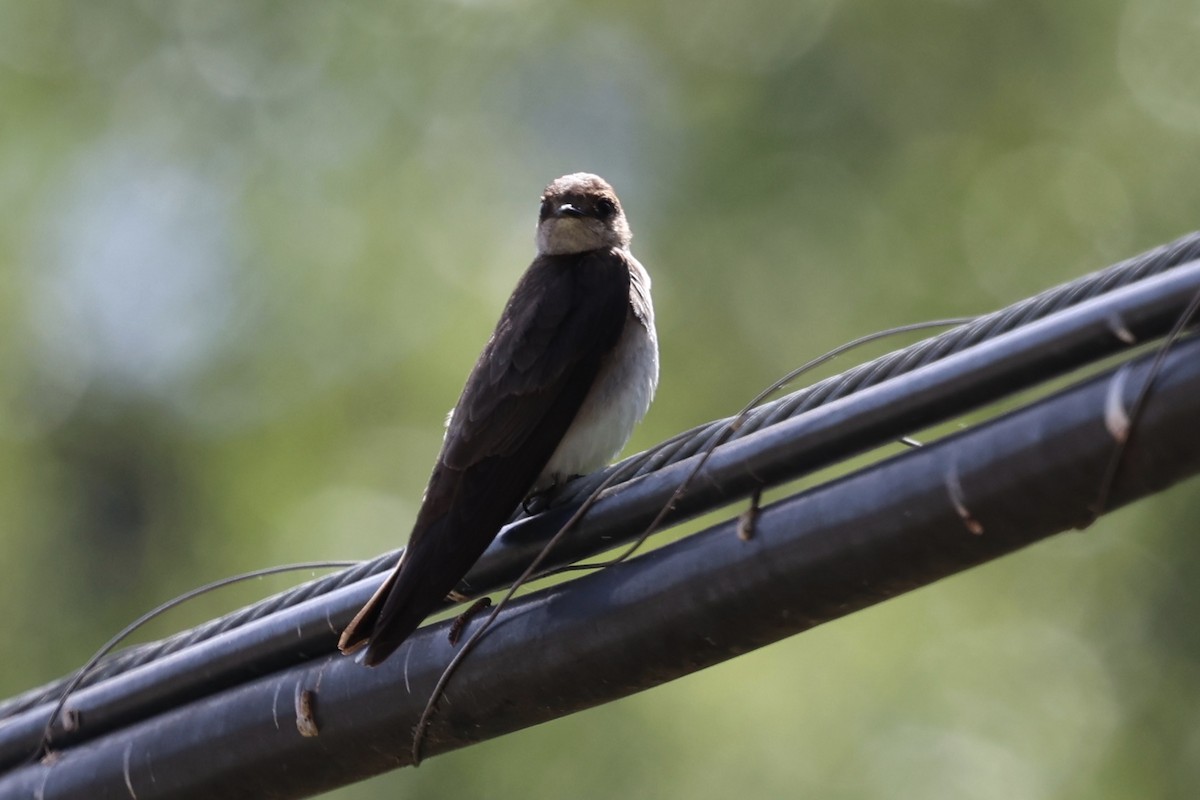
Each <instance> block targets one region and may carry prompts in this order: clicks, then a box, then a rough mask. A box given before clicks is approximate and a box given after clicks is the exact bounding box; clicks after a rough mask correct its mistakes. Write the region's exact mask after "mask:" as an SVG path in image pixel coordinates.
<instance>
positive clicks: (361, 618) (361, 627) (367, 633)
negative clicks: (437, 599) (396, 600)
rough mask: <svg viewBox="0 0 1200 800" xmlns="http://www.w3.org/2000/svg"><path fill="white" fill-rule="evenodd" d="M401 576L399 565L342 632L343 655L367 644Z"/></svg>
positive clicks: (340, 643) (340, 642) (340, 647)
mask: <svg viewBox="0 0 1200 800" xmlns="http://www.w3.org/2000/svg"><path fill="white" fill-rule="evenodd" d="M399 574H400V565H399V564H397V565H396V567H395V568H394V569H393V570H392V572H391V574H390V575H388V576H387V579H386V580H384V582H383V583H382V584H380V586H379V588H378V589H376V590H375V594H373V595H371V599H370V600H368V601H367V602H366V603H365V604H364V605H363V607H362V608H361V609H359V611H358V613H357V614H355V615H354V619H352V620H350V624H349V625H347V626H346V629H345V630H343V631H342V636H341V638H340V639H338V650H341V651H342V652H343V653H353V652H354V651H355V650H357V649H359V648H360V647H362V646H363V645H364V644H366V643H367V641H368V640H369V639H370V638H371V633H372V631H373V630H374V629H375V624H376V622H377V621H378V620H379V612H380V611H382V610H383V603H384V601H385V600H386V599H387V596H388V595H389V594H390V593H391V591H392V587H393V586H395V585H396V578H397V576H399Z"/></svg>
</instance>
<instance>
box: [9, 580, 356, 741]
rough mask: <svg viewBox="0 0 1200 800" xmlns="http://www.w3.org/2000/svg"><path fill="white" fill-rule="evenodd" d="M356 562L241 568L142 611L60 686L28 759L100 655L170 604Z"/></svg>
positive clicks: (50, 730) (47, 739)
mask: <svg viewBox="0 0 1200 800" xmlns="http://www.w3.org/2000/svg"><path fill="white" fill-rule="evenodd" d="M358 563H359V562H357V561H304V562H300V563H296V564H283V565H281V566H276V567H264V568H263V569H257V570H254V571H253V572H244V573H242V574H240V575H232V576H230V577H228V578H221V579H220V580H216V581H213V582H212V583H206V584H204V585H203V586H198V587H196V588H195V589H191V590H189V591H186V592H184V593H183V594H181V595H179V596H178V597H173V598H171V599H170V600H168V601H167V602H165V603H163V604H162V605H160V606H156V607H155V608H152V609H150V610H149V611H147V612H146V613H145V614H142V615H141V616H140V617H138V618H137V619H135V620H134V621H133V622H131V623H129V624H128V625H126V626H125V627H124V628H122V629H121V630H120V632H119V633H117V635H116V636H114V637H112V638H111V639H109V640H108V641H107V642H105V643H104V645H103V646H102V647H101V648H100V649H99V650H97V651H96V652H95V653H94V654H93V655H92V657H91V658H89V659H88V660H87V662H86V663H85V664H84V665H83V666H82V667H80V668H79V669H78V670H76V671H75V673H74V674H73V676H72V677H71V679H70V680H69V681H67V685H66V687H65V688H64V689H63V690H62V694H61V696H60V697H59V698H58V702H57V703H56V704H55V705H54V710H53V711H51V712H50V718H49V719H47V720H46V727H45V728H43V729H42V741H41V744H40V746H39V747H38V749H37V751H36V752H34V753H33V755H32V757H31V759H30V760H31V761H36V760H37V759H38V758H40V757H41V756H43V755H44V754H45V753H47V752H49V750H50V746H51V744H52V742H51V734H52V732H53V728H54V723H55V722H57V721H58V717H59V715H60V714H61V713H62V710H63V708H65V707H66V705H67V699H68V698H69V697H70V696H71V694H72V693H74V692H75V690H76V689H78V688H79V684H80V683H81V682H82V681H83V679H84V678H86V677H87V675H88V672H89V671H90V670H92V669H93V668H94V667H95V666H96V665H97V664H98V663H100V659H102V658H104V657H105V656H106V655H108V654H109V653H111V652H112V650H113V648H114V647H116V646H117V645H119V644H120V643H121V642H123V641H125V640H126V639H127V638H129V637H130V636H132V635H133V634H134V633H135V632H137V630H138V629H139V628H141V627H142V626H143V625H145V624H147V623H148V622H150V621H151V620H154V619H157V618H158V617H160V616H162V615H163V614H165V613H166V612H168V611H170V610H171V609H173V608H178V607H179V606H181V605H183V604H184V603H186V602H188V601H189V600H193V599H195V598H197V597H200V596H201V595H204V594H208V593H209V592H212V591H216V590H217V589H224V588H225V587H226V586H232V585H233V584H235V583H241V582H243V581H249V580H254V579H255V578H265V577H267V576H269V575H278V574H280V573H282V572H298V571H301V570H310V569H340V568H343V567H349V566H354V565H356V564H358Z"/></svg>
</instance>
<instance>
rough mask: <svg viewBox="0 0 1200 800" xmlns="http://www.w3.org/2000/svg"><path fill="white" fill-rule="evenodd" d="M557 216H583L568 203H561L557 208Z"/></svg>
mask: <svg viewBox="0 0 1200 800" xmlns="http://www.w3.org/2000/svg"><path fill="white" fill-rule="evenodd" d="M558 216H560V217H575V218H579V217H582V216H583V212H582V211H580V210H579V209H578V208H576V207H575V206H573V205H571V204H570V203H563V204H562V205H561V206H559V207H558Z"/></svg>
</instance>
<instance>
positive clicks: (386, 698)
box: [0, 337, 1200, 800]
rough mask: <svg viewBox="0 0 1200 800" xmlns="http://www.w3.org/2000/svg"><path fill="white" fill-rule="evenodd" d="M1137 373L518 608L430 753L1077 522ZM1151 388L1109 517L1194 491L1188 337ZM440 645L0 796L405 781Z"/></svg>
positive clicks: (314, 672) (258, 686)
mask: <svg viewBox="0 0 1200 800" xmlns="http://www.w3.org/2000/svg"><path fill="white" fill-rule="evenodd" d="M1151 361H1152V357H1151V356H1145V357H1142V358H1140V359H1138V361H1137V363H1136V364H1135V365H1134V366H1129V365H1126V366H1123V367H1120V368H1118V369H1117V370H1113V371H1111V372H1109V373H1106V374H1104V375H1102V376H1100V377H1097V378H1094V379H1091V380H1089V381H1086V382H1085V383H1083V384H1081V385H1079V386H1076V387H1072V388H1070V389H1067V390H1064V391H1062V392H1060V393H1058V394H1056V395H1054V396H1052V397H1050V398H1047V399H1045V400H1043V401H1040V402H1038V403H1035V404H1033V405H1032V406H1029V407H1026V408H1023V409H1020V410H1018V411H1016V412H1013V413H1011V414H1008V415H1006V416H1004V417H1001V418H999V419H997V420H994V421H992V422H989V423H987V424H985V425H981V426H979V427H978V428H974V429H970V430H967V431H964V432H962V433H960V434H956V435H954V436H951V437H947V438H946V439H943V440H941V441H939V442H937V443H936V444H933V445H931V446H929V447H926V448H921V449H918V450H914V451H911V452H908V453H905V454H903V455H901V456H898V457H895V458H892V459H889V460H887V461H884V462H881V463H879V464H876V465H873V466H871V467H869V468H866V469H864V470H862V471H860V472H857V473H854V474H852V475H849V476H846V477H844V478H841V479H839V480H837V481H834V482H832V483H829V484H826V485H823V486H821V487H818V488H816V489H814V490H811V491H809V492H806V493H804V494H801V495H797V496H793V497H790V498H787V499H785V500H782V501H780V502H778V503H775V504H773V505H772V506H769V507H767V508H765V509H764V510H763V512H762V514H761V516H760V517H759V520H758V525H757V528H756V532H755V535H754V537H753V538H752V539H751V540H750V541H742V540H741V539H739V538H738V536H737V535H736V534H735V529H736V521H730V522H727V523H724V524H721V525H717V526H715V527H713V528H710V529H708V530H706V531H704V532H701V533H698V534H696V535H694V536H691V537H688V538H687V539H684V540H681V541H678V542H675V543H673V544H670V545H667V546H665V547H662V548H660V549H659V550H657V551H654V552H652V553H649V554H646V555H644V556H642V557H640V558H636V559H634V560H632V561H630V562H627V563H624V564H621V565H619V566H616V567H613V568H610V569H607V570H603V571H601V572H598V573H594V574H591V575H588V576H586V577H583V578H580V579H577V580H574V581H571V582H569V583H565V584H560V585H558V586H554V587H551V588H549V589H545V590H543V591H540V592H537V593H534V594H531V595H529V596H527V597H525V598H523V599H522V600H521V601H520V602H517V603H514V604H513V605H512V606H510V607H509V608H508V609H506V610H505V612H504V613H503V614H502V615H501V617H500V619H499V621H498V624H497V625H496V626H495V627H494V628H493V629H492V630H491V631H490V632H489V633H488V635H487V636H486V637H485V638H484V639H483V640H482V642H481V643H480V646H479V647H478V648H477V649H476V650H475V651H474V653H473V654H472V656H471V657H470V658H469V659H467V661H466V662H465V663H464V665H463V667H462V669H461V670H460V671H459V673H458V674H457V676H456V677H455V679H454V681H453V683H452V684H451V686H450V688H449V692H448V699H449V700H450V701H451V702H444V703H443V705H442V709H443V710H442V712H441V713H440V714H439V715H438V716H437V717H436V719H435V721H434V724H433V726H432V728H431V730H430V735H429V739H428V740H427V744H426V750H425V752H426V754H427V755H437V754H438V753H442V752H447V751H449V750H453V749H456V748H459V747H464V746H467V745H470V744H473V743H476V742H479V741H483V740H486V739H489V738H492V737H495V736H499V735H502V734H505V733H508V732H511V731H514V730H518V729H521V728H525V727H528V726H531V725H535V724H538V723H540V722H544V721H547V720H549V719H554V718H557V717H560V716H563V715H566V714H570V713H573V712H576V711H579V710H581V709H584V708H588V707H591V706H594V705H598V704H600V703H605V702H609V701H611V700H615V699H618V698H620V697H624V696H627V695H629V694H632V693H634V692H637V691H641V690H643V689H646V688H650V687H653V686H656V685H659V684H661V683H664V682H666V681H668V680H672V679H675V678H678V677H680V676H682V675H686V674H689V673H691V672H695V671H697V670H699V669H702V668H704V667H706V666H709V665H712V664H715V663H719V662H721V661H724V660H726V659H728V658H732V657H734V656H736V655H739V654H741V653H744V652H747V651H748V650H751V649H754V648H756V647H760V646H763V645H765V644H768V643H770V642H774V641H777V640H778V639H781V638H783V637H786V636H790V635H792V634H795V633H798V632H800V631H803V630H806V629H808V628H811V627H813V626H815V625H818V624H820V623H822V622H827V621H829V620H831V619H835V618H837V617H840V616H843V615H845V614H848V613H850V612H852V611H855V610H857V609H860V608H864V607H866V606H869V605H872V604H874V603H877V602H879V601H881V600H885V599H888V598H890V597H893V596H896V595H898V594H901V593H903V592H905V591H908V590H911V589H913V588H916V587H919V586H923V585H926V584H929V583H932V582H934V581H936V580H938V579H940V578H943V577H946V576H948V575H951V574H953V573H955V572H959V571H961V570H964V569H967V568H969V567H971V566H974V565H977V564H980V563H983V562H986V561H988V560H990V559H993V558H996V557H998V556H1001V555H1004V554H1005V553H1009V552H1012V551H1013V550H1016V549H1018V548H1021V547H1024V546H1026V545H1028V544H1031V543H1032V542H1035V541H1037V540H1039V539H1042V538H1045V537H1047V536H1050V535H1052V534H1054V533H1056V532H1059V531H1062V530H1066V529H1068V528H1071V527H1074V526H1078V525H1080V524H1085V523H1087V522H1089V521H1090V520H1091V518H1092V504H1093V503H1094V502H1095V500H1096V498H1097V492H1098V487H1099V486H1100V484H1101V477H1102V475H1103V474H1104V472H1105V469H1106V467H1107V465H1108V462H1109V459H1110V457H1111V455H1112V453H1113V449H1114V440H1113V435H1112V433H1111V432H1110V428H1109V423H1111V421H1112V420H1113V419H1115V418H1118V417H1119V414H1114V409H1116V410H1119V409H1121V408H1128V407H1129V406H1130V405H1131V404H1132V402H1133V398H1134V397H1135V396H1136V395H1137V394H1138V392H1139V390H1140V388H1141V386H1142V385H1143V382H1144V381H1145V378H1146V375H1147V373H1148V371H1149V369H1148V366H1149V364H1150V362H1151ZM1114 376H1118V377H1114ZM1154 386H1155V389H1154V392H1153V394H1152V397H1151V400H1150V402H1149V403H1148V404H1147V406H1146V408H1145V411H1144V414H1143V415H1142V416H1141V418H1140V419H1139V420H1138V422H1137V426H1136V428H1135V429H1134V434H1133V436H1132V438H1131V439H1130V443H1129V447H1128V450H1127V451H1126V453H1125V458H1124V462H1123V466H1122V469H1121V470H1120V472H1119V477H1118V480H1117V482H1116V484H1115V486H1114V491H1113V493H1112V495H1111V496H1110V498H1109V499H1110V502H1109V504H1108V506H1107V507H1106V509H1105V510H1111V509H1112V508H1115V507H1118V506H1120V505H1123V504H1125V503H1128V502H1131V501H1133V500H1136V499H1138V498H1140V497H1143V496H1145V495H1148V494H1151V493H1153V492H1156V491H1160V490H1162V489H1163V488H1165V487H1167V486H1169V485H1171V484H1173V483H1175V482H1178V481H1180V480H1182V479H1183V478H1185V477H1188V476H1190V475H1194V474H1196V473H1197V472H1200V425H1196V424H1195V420H1196V413H1197V410H1198V408H1200V338H1195V337H1194V338H1192V339H1191V340H1189V341H1187V342H1184V343H1182V344H1180V345H1178V346H1177V347H1176V348H1174V350H1173V352H1172V354H1171V355H1170V356H1169V357H1168V358H1167V359H1166V361H1165V363H1164V365H1163V369H1162V372H1161V374H1160V375H1159V377H1158V378H1157V380H1156V382H1155V384H1154ZM1114 399H1118V400H1119V402H1114ZM477 624H478V620H476V622H475V623H473V625H472V627H473V626H474V625H477ZM446 632H447V625H446V624H440V625H434V626H430V627H427V628H424V629H422V630H421V631H419V632H418V633H417V634H416V635H414V636H413V638H412V639H410V640H409V642H407V643H406V644H405V646H404V648H403V649H402V650H401V651H399V652H398V653H397V655H396V657H394V658H393V659H391V660H389V661H388V662H387V663H386V664H385V665H383V666H382V667H379V668H377V669H373V670H372V669H366V668H363V667H361V666H360V665H358V664H357V663H355V662H354V660H353V659H351V658H346V657H339V656H326V657H322V658H317V659H314V660H313V661H311V662H309V663H307V664H304V665H301V666H298V667H294V668H292V669H290V670H286V671H283V672H280V673H278V674H275V675H271V676H267V677H264V678H261V679H259V680H256V681H253V682H250V683H247V684H244V685H241V686H238V687H236V688H233V689H231V690H229V691H226V692H222V693H220V694H217V695H213V696H211V697H207V698H205V699H202V700H199V701H197V702H194V703H191V704H189V705H186V706H183V707H180V708H175V709H173V710H170V711H168V712H166V713H163V714H160V715H158V716H156V717H154V718H152V719H148V720H146V721H143V722H140V723H138V724H136V725H132V726H130V727H128V728H125V729H123V730H119V731H116V732H114V733H111V734H108V735H106V736H103V737H101V738H98V739H96V740H94V741H91V742H88V743H85V744H83V745H80V746H79V747H76V748H72V749H69V750H66V751H64V752H62V753H60V754H58V755H57V756H56V757H55V760H54V761H53V762H52V763H49V764H41V765H37V766H30V767H25V768H22V769H18V770H15V771H12V772H10V773H8V774H7V775H4V776H3V777H0V798H4V799H5V800H8V798H14V799H15V798H22V800H24V798H29V797H38V798H43V800H75V799H76V798H78V799H79V800H83V799H84V798H87V800H96V799H100V800H102V799H103V798H128V797H130V796H133V797H137V798H139V800H155V799H156V798H172V800H184V799H185V798H211V797H222V798H294V797H304V796H309V795H312V794H316V793H319V792H322V791H325V790H328V789H331V788H333V787H335V786H339V785H343V784H346V783H350V782H352V781H355V780H360V779H362V778H365V777H368V776H370V775H374V774H377V773H380V772H384V771H387V770H389V769H394V768H396V767H399V766H403V765H405V764H406V763H408V762H409V756H408V753H409V747H410V744H411V742H410V732H411V729H412V726H413V724H414V722H415V721H416V719H417V717H418V715H419V714H420V711H421V709H422V707H423V706H424V703H425V701H426V698H427V697H428V695H429V692H430V690H431V688H432V686H433V684H434V682H435V681H436V680H437V677H438V675H439V673H440V672H441V670H442V668H443V667H444V665H445V664H446V663H447V661H448V660H449V659H450V657H451V656H452V654H453V652H454V650H453V648H452V647H451V646H450V645H449V644H448V642H447V641H446ZM1031 713H1036V710H1032V711H1031ZM310 714H311V716H312V722H313V725H310V726H305V725H298V722H297V720H298V717H300V718H303V717H306V716H308V715H310ZM305 727H307V728H308V731H307V732H308V733H309V734H310V735H307V736H306V735H304V734H303V733H302V732H301V728H305ZM314 732H315V733H316V735H311V734H312V733H314Z"/></svg>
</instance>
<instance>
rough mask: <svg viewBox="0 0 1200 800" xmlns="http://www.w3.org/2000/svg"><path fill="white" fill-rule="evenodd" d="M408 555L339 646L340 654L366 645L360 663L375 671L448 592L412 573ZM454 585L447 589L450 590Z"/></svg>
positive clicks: (352, 622) (351, 626)
mask: <svg viewBox="0 0 1200 800" xmlns="http://www.w3.org/2000/svg"><path fill="white" fill-rule="evenodd" d="M410 560H411V559H409V558H408V553H407V552H406V553H405V557H404V558H402V559H401V561H400V563H399V564H398V565H397V566H396V569H394V570H392V574H391V575H389V576H388V578H387V580H385V581H384V582H383V584H382V585H381V586H380V587H379V588H378V589H377V590H376V591H375V594H373V595H371V599H370V600H368V601H367V603H366V605H364V606H363V607H362V610H360V611H359V612H358V614H356V615H355V617H354V619H353V620H351V621H350V624H349V625H347V626H346V629H345V630H344V631H342V638H341V640H340V641H339V642H338V649H340V650H341V651H342V652H343V653H350V652H353V651H355V650H357V649H359V648H360V647H362V645H363V644H364V643H365V644H366V645H367V652H366V655H365V656H363V663H364V664H366V665H367V666H368V667H374V666H376V665H378V664H380V663H382V662H383V660H384V659H386V658H387V657H388V656H390V655H391V654H392V653H394V652H395V651H396V648H398V647H399V646H400V645H401V644H403V643H404V640H405V639H407V638H408V637H409V636H410V635H412V633H413V631H415V630H416V629H417V628H418V627H419V626H420V625H421V623H422V622H423V621H424V619H425V618H426V617H427V616H429V615H430V614H432V613H433V612H434V611H436V610H437V609H438V607H439V606H440V605H441V604H442V601H443V599H444V598H445V597H446V595H447V593H448V592H449V589H443V588H441V587H440V586H438V587H431V586H429V581H428V580H425V579H424V578H425V577H426V576H425V575H421V574H420V573H419V572H414V570H413V569H412V566H414V565H412V564H410V563H406V562H408V561H410ZM453 584H454V581H453V579H451V582H450V585H451V588H453Z"/></svg>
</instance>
